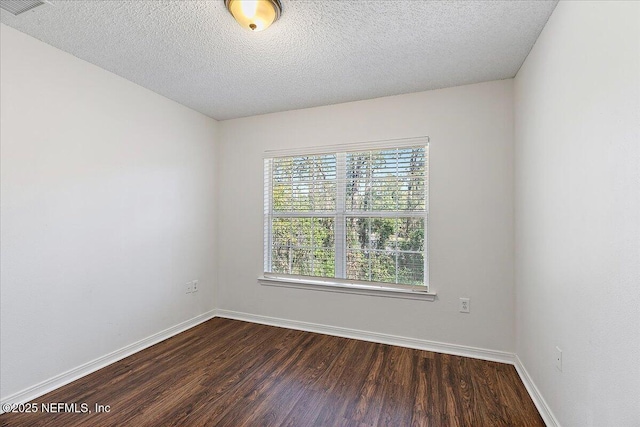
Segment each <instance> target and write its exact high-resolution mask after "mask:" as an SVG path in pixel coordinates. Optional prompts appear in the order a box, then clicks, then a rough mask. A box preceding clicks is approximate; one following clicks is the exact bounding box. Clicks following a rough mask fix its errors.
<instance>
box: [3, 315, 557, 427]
mask: <svg viewBox="0 0 640 427" xmlns="http://www.w3.org/2000/svg"><path fill="white" fill-rule="evenodd" d="M55 402H61V403H63V404H64V403H67V404H74V403H75V404H76V405H80V404H83V403H84V404H86V405H88V408H90V409H91V413H75V412H69V409H71V408H72V407H71V406H68V407H66V408H63V410H62V411H61V412H57V413H46V412H45V413H43V412H42V410H40V411H38V413H6V414H3V415H1V416H0V425H1V426H3V427H4V426H7V427H14V426H15V427H23V426H47V427H75V426H78V427H80V426H82V427H84V426H86V427H94V426H95V427H97V426H100V427H103V426H106V427H108V426H136V427H155V426H230V427H231V426H232V427H240V426H292V427H294V426H295V427H303V426H353V427H364V426H394V427H399V426H415V427H422V426H447V427H449V426H464V427H467V426H531V427H535V426H544V423H543V421H542V419H541V418H540V415H539V414H538V412H537V411H536V408H535V406H534V404H533V402H532V401H531V398H530V397H529V395H528V394H527V392H526V389H525V388H524V385H523V384H522V382H521V381H520V379H519V377H518V375H517V373H516V371H515V368H514V367H513V366H511V365H506V364H501V363H495V362H487V361H482V360H476V359H468V358H464V357H458V356H451V355H446V354H438V353H431V352H426V351H420V350H412V349H408V348H401V347H394V346H389V345H383V344H376V343H370V342H365V341H357V340H351V339H346V338H339V337H332V336H327V335H321V334H314V333H310V332H303V331H296V330H289V329H284V328H276V327H272V326H265V325H257V324H252V323H247V322H240V321H235V320H228V319H221V318H215V319H212V320H210V321H208V322H205V323H203V324H201V325H199V326H197V327H195V328H192V329H190V330H188V331H185V332H183V333H181V334H179V335H176V336H174V337H172V338H170V339H168V340H165V341H163V342H161V343H158V344H156V345H154V346H152V347H149V348H148V349H145V350H143V351H141V352H139V353H136V354H134V355H132V356H129V357H127V358H125V359H123V360H120V361H119V362H116V363H114V364H112V365H110V366H107V367H105V368H103V369H101V370H99V371H97V372H95V373H93V374H91V375H88V376H86V377H84V378H81V379H79V380H77V381H75V382H73V383H71V384H68V385H66V386H64V387H61V388H59V389H57V390H55V391H53V392H51V393H49V394H47V395H45V396H42V397H40V398H38V399H36V400H35V401H34V402H32V403H33V404H35V405H37V406H38V408H46V407H47V406H46V404H49V403H55ZM96 404H101V405H109V406H110V412H108V413H107V412H103V413H97V412H96V411H95V405H96ZM42 405H44V406H42ZM64 409H66V412H65V410H64Z"/></svg>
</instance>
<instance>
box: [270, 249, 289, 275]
mask: <svg viewBox="0 0 640 427" xmlns="http://www.w3.org/2000/svg"><path fill="white" fill-rule="evenodd" d="M289 251H290V248H288V247H282V246H276V245H273V246H272V248H271V271H272V272H273V273H283V274H290V271H289Z"/></svg>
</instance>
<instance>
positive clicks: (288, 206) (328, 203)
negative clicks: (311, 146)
mask: <svg viewBox="0 0 640 427" xmlns="http://www.w3.org/2000/svg"><path fill="white" fill-rule="evenodd" d="M336 178H337V176H336V156H335V154H331V155H320V156H300V157H288V158H276V159H274V160H273V171H272V174H271V180H272V182H271V186H272V190H271V191H272V197H273V211H274V212H313V211H335V207H336Z"/></svg>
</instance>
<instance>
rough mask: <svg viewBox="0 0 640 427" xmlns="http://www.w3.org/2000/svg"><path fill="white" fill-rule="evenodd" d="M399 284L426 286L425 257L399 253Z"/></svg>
mask: <svg viewBox="0 0 640 427" xmlns="http://www.w3.org/2000/svg"><path fill="white" fill-rule="evenodd" d="M398 283H402V284H405V285H424V255H423V254H415V253H405V252H399V253H398Z"/></svg>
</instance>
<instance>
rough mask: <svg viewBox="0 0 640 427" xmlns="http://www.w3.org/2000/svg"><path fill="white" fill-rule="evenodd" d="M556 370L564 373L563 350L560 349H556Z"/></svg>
mask: <svg viewBox="0 0 640 427" xmlns="http://www.w3.org/2000/svg"><path fill="white" fill-rule="evenodd" d="M556 369H557V370H558V371H560V372H562V350H560V347H556Z"/></svg>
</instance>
